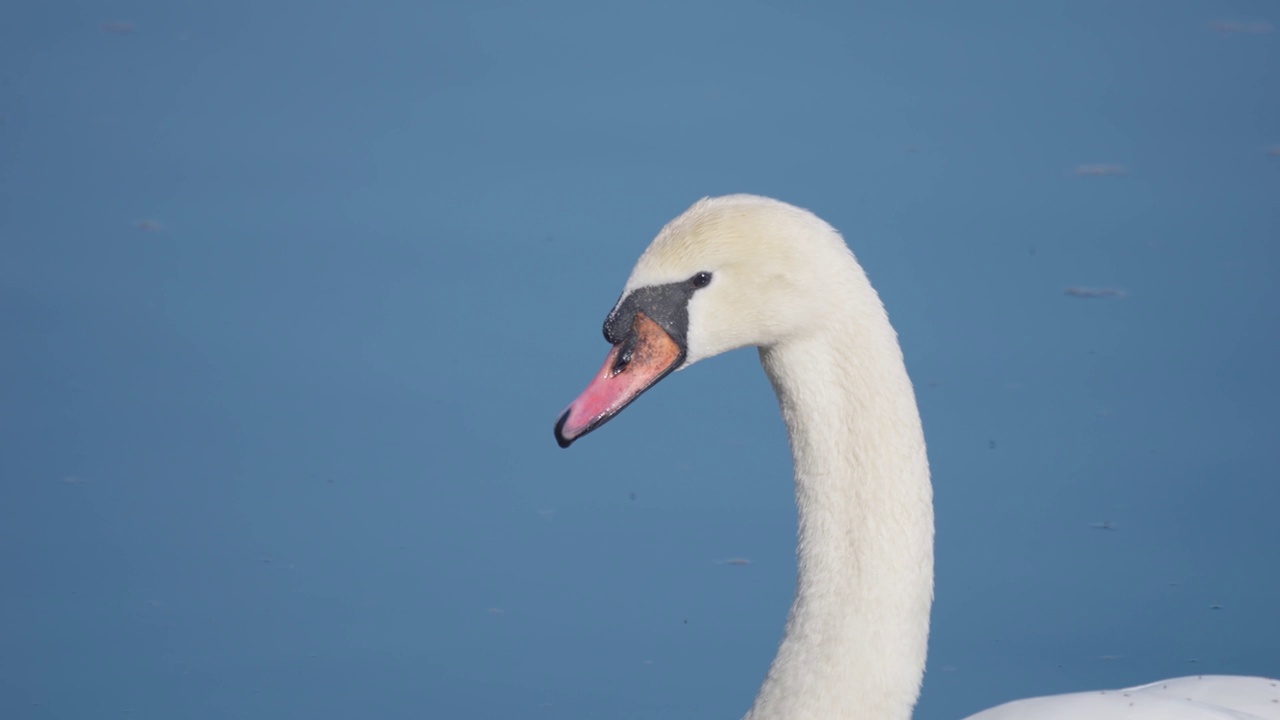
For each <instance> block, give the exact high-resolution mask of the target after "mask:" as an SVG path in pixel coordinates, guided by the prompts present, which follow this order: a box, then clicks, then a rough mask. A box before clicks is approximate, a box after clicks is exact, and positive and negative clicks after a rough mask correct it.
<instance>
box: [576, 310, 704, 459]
mask: <svg viewBox="0 0 1280 720" xmlns="http://www.w3.org/2000/svg"><path fill="white" fill-rule="evenodd" d="M683 359H684V348H682V347H681V346H680V344H679V343H678V342H676V341H675V340H674V339H672V337H671V336H670V335H668V334H667V332H666V331H665V330H663V329H662V327H661V326H659V325H658V323H656V322H654V321H653V320H651V319H650V318H649V316H647V315H645V314H644V313H643V312H637V313H636V315H635V320H634V321H633V322H632V323H631V331H630V332H628V333H627V334H626V335H625V336H624V337H623V338H622V340H620V341H619V342H618V343H617V344H616V345H614V346H613V349H612V350H610V351H609V357H607V358H605V360H604V367H602V368H600V372H599V373H597V374H596V377H595V379H594V380H592V381H591V384H590V385H588V386H587V389H586V390H583V391H582V394H581V395H579V396H578V399H577V400H574V401H573V404H571V405H570V406H569V407H568V408H566V409H565V411H564V414H562V415H561V416H560V420H559V422H557V423H556V442H558V443H560V447H562V448H567V447H569V444H570V443H572V442H573V441H574V440H577V439H578V438H580V437H582V436H583V435H586V434H587V433H589V432H591V431H592V430H595V429H596V428H598V427H600V426H601V425H603V424H605V423H606V422H608V421H609V419H610V418H612V417H613V416H614V415H617V414H618V413H620V412H622V409H623V408H625V407H626V406H628V405H630V404H631V401H632V400H635V399H636V398H638V397H640V394H641V393H643V392H644V391H645V390H648V389H649V388H651V387H653V384H654V383H656V382H658V381H659V380H661V379H662V378H664V377H666V376H667V375H668V374H670V373H671V371H672V370H675V369H676V368H677V367H678V366H679V365H680V362H681V360H683Z"/></svg>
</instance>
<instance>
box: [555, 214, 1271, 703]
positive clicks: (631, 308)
mask: <svg viewBox="0 0 1280 720" xmlns="http://www.w3.org/2000/svg"><path fill="white" fill-rule="evenodd" d="M604 332H605V338H606V339H607V340H608V341H609V342H610V343H611V344H612V345H613V349H612V350H611V351H610V353H609V355H608V357H607V358H606V360H605V364H604V366H603V367H602V368H601V370H600V372H599V373H598V374H597V375H596V377H595V379H594V380H592V382H591V384H590V385H589V386H588V387H587V389H586V390H585V391H584V392H583V393H582V395H580V396H579V397H578V399H577V400H575V401H574V403H573V404H571V405H570V406H569V408H568V409H566V410H565V412H564V414H563V415H562V416H561V417H560V419H559V421H558V422H557V424H556V439H557V441H558V442H559V443H560V445H561V446H562V447H568V446H569V444H570V443H572V442H573V441H574V440H576V439H577V438H579V437H581V436H582V435H585V434H586V433H588V432H591V431H592V430H594V429H596V428H597V427H599V426H600V425H602V424H604V423H605V422H607V421H608V420H610V419H611V418H613V417H615V416H616V415H617V414H618V413H619V412H621V410H622V409H623V408H625V407H626V406H627V405H628V404H630V403H631V402H632V401H633V400H635V398H636V397H638V396H639V395H640V394H641V393H643V392H644V391H645V390H647V389H648V388H649V387H652V386H653V385H654V384H655V383H656V382H658V381H659V380H661V379H662V378H663V377H665V376H666V375H667V374H669V373H671V372H674V371H676V370H680V369H683V368H686V367H688V366H690V365H692V364H693V363H695V362H698V361H699V360H703V359H705V358H708V357H712V356H714V355H718V354H720V353H722V352H727V351H729V350H733V349H736V348H740V347H747V346H755V347H757V348H759V353H760V360H761V363H762V365H763V366H764V369H765V372H766V374H767V375H768V376H769V380H770V382H771V383H772V384H773V388H774V391H775V392H776V393H777V396H778V402H779V405H780V407H781V410H782V416H783V419H784V421H785V422H786V426H787V431H788V435H789V438H790V441H791V451H792V458H793V460H794V464H795V486H796V505H797V510H798V513H799V530H798V534H799V538H798V547H797V565H798V573H797V579H796V595H795V600H794V602H793V604H792V607H791V611H790V614H789V616H788V618H787V623H786V630H785V632H784V634H783V638H782V641H781V643H780V645H779V648H778V653H777V656H776V657H775V658H774V661H773V663H772V665H771V666H770V668H769V671H768V674H767V675H766V677H765V680H764V683H763V684H762V686H761V688H760V690H759V692H758V693H757V695H756V699H755V703H754V704H753V705H752V707H751V709H750V710H749V711H748V712H747V714H746V716H745V720H828V719H830V720H852V719H854V718H859V719H863V720H907V719H908V718H910V716H911V711H912V709H913V707H914V706H915V702H916V699H917V697H918V695H919V691H920V685H921V681H922V679H923V676H924V667H925V656H926V650H927V645H928V635H929V611H930V607H931V605H932V601H933V527H934V525H933V491H932V486H931V484H930V479H929V465H928V459H927V456H926V452H925V442H924V433H923V429H922V426H921V422H920V415H919V411H918V409H917V406H916V401H915V394H914V390H913V389H912V385H911V381H910V378H909V377H908V376H907V371H906V367H905V364H904V363H903V359H902V351H901V348H900V346H899V344H898V340H897V335H896V333H895V332H894V330H893V327H892V326H891V325H890V324H889V318H888V315H887V313H886V312H885V310H884V306H883V305H882V304H881V302H880V298H879V296H878V295H877V294H876V291H875V290H874V289H873V288H872V286H871V283H870V282H869V281H868V280H867V277H866V274H865V273H864V272H863V270H862V267H861V266H860V265H859V264H858V262H857V260H856V259H855V258H854V256H853V253H852V252H850V250H849V248H848V246H847V245H845V242H844V240H843V238H841V236H840V234H839V233H837V232H836V231H835V230H834V229H833V228H832V227H831V226H830V225H828V224H827V223H825V222H824V221H822V220H821V219H819V218H818V217H817V216H815V215H813V214H812V213H810V212H808V211H806V210H802V209H800V208H797V207H794V206H792V205H788V204H786V203H783V202H780V201H777V200H771V199H769V198H763V197H757V196H751V195H731V196H727V197H721V198H708V199H704V200H701V201H699V202H698V203H695V204H694V205H693V206H692V207H691V208H689V210H687V211H686V212H685V213H684V214H683V215H681V216H680V217H678V218H676V219H675V220H672V221H671V222H670V223H668V224H667V226H666V227H664V228H663V229H662V231H661V232H660V233H659V234H658V236H657V238H656V239H655V240H654V241H653V243H652V244H651V245H650V246H649V248H648V249H647V250H646V251H645V252H644V254H643V255H642V256H641V257H640V260H639V261H638V262H637V263H636V266H635V269H634V270H633V271H632V273H631V276H630V277H629V278H628V280H627V283H626V285H625V287H624V288H623V292H622V297H621V298H620V299H619V300H618V303H617V304H616V305H615V306H614V309H613V310H612V311H611V312H610V313H609V316H608V318H607V319H606V321H605V327H604ZM1268 683H1270V684H1268ZM1165 684H1166V685H1169V686H1172V687H1173V690H1168V689H1167V688H1166V689H1161V688H1159V687H1157V686H1159V685H1161V684H1160V683H1156V684H1153V685H1149V686H1144V687H1142V688H1134V689H1132V690H1127V691H1116V693H1129V694H1130V695H1128V696H1125V695H1121V699H1122V700H1123V702H1120V703H1118V704H1117V703H1116V702H1115V701H1113V700H1111V699H1109V698H1110V696H1111V695H1115V694H1116V693H1110V694H1097V693H1081V694H1078V695H1064V696H1055V697H1047V698H1038V699H1033V700H1026V701H1019V702H1014V703H1009V704H1006V705H1002V706H1000V707H997V708H993V709H991V710H988V711H985V712H983V713H980V714H978V715H975V716H973V717H974V718H975V719H980V720H1015V719H1023V718H1025V719H1026V720H1032V719H1035V720H1049V719H1052V718H1072V719H1073V720H1074V719H1077V718H1078V719H1080V720H1086V719H1087V720H1107V719H1108V718H1113V717H1114V718H1119V717H1124V718H1128V719H1129V720H1142V719H1145V718H1186V719H1187V720H1192V719H1199V720H1208V719H1209V718H1233V719H1234V720H1243V719H1245V718H1249V719H1252V718H1275V720H1280V702H1272V701H1273V700H1276V699H1280V689H1277V688H1276V687H1275V684H1274V681H1270V680H1266V679H1263V678H1213V679H1211V681H1210V680H1199V681H1198V680H1196V679H1194V678H1184V679H1179V680H1174V681H1167V682H1166V683H1165ZM1193 685H1195V686H1197V687H1198V689H1197V690H1195V692H1192V689H1191V686H1193ZM1184 691H1185V694H1186V695H1188V696H1190V697H1193V698H1196V697H1198V698H1199V699H1198V700H1196V699H1193V700H1185V699H1180V698H1181V696H1182V695H1183V694H1184ZM1240 698H1243V699H1242V700H1240V702H1242V703H1243V704H1239V703H1237V699H1240ZM1130 701H1132V703H1133V704H1132V705H1130V704H1129V703H1130ZM1232 703H1237V704H1232ZM1268 705H1269V706H1271V707H1270V708H1268V707H1267V706H1268ZM1174 706H1177V709H1176V710H1172V709H1170V708H1173V707H1174ZM1264 710H1270V711H1271V712H1272V714H1270V715H1268V714H1264V713H1263V711H1264ZM1143 713H1146V714H1143ZM1153 713H1154V714H1153ZM1178 713H1181V714H1178ZM1197 713H1199V714H1197ZM1250 713H1253V714H1250Z"/></svg>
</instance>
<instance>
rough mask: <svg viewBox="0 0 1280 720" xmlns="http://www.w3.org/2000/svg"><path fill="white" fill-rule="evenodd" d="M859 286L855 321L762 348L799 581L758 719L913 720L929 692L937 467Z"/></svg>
mask: <svg viewBox="0 0 1280 720" xmlns="http://www.w3.org/2000/svg"><path fill="white" fill-rule="evenodd" d="M858 274H859V275H860V276H861V270H860V268H859V269H858ZM854 286H855V290H856V291H857V292H861V293H863V295H862V296H861V297H854V298H851V299H850V302H848V303H847V304H846V305H847V306H848V307H849V308H851V309H852V311H851V312H846V313H840V312H832V313H831V315H830V317H829V318H828V320H827V322H826V324H825V329H824V328H819V329H818V330H816V331H815V332H812V333H810V334H809V335H807V336H805V337H801V338H793V339H790V340H788V341H787V342H785V343H780V344H778V345H775V346H772V347H770V348H762V349H761V351H760V355H761V362H762V364H763V365H764V367H765V371H766V373H767V374H768V375H769V378H770V380H771V382H772V383H773V386H774V389H775V391H776V392H777V394H778V400H779V403H780V405H781V409H782V415H783V419H784V420H785V422H786V425H787V430H788V433H789V437H790V441H791V450H792V456H793V459H794V462H795V473H796V474H795V485H796V505H797V510H798V513H799V538H798V540H799V544H798V550H797V561H798V576H797V584H796V596H795V600H794V603H793V605H792V607H791V611H790V615H789V617H788V621H787V627H786V632H785V635H784V637H783V639H782V642H781V645H780V647H779V650H778V655H777V657H776V658H775V659H774V662H773V664H772V666H771V667H770V669H769V673H768V676H767V677H766V679H765V682H764V684H763V686H762V687H761V689H760V692H759V694H758V695H757V697H756V702H755V704H754V706H753V707H752V709H751V711H750V712H749V713H748V714H747V716H746V717H747V720H800V718H825V717H832V718H835V717H839V718H862V719H865V720H907V719H908V718H910V716H911V712H912V708H913V707H914V706H915V702H916V698H917V697H918V695H919V690H920V684H921V680H922V678H923V674H924V666H925V655H926V649H927V644H928V634H929V611H930V606H931V604H932V600H933V498H932V488H931V486H930V482H929V468H928V460H927V457H926V454H925V444H924V435H923V431H922V428H921V423H920V416H919V411H918V409H917V407H916V402H915V395H914V392H913V390H912V387H911V382H910V379H909V378H908V376H907V372H906V368H905V366H904V364H903V361H902V352H901V349H900V347H899V345H898V342H897V337H896V334H895V333H894V331H893V329H892V327H891V326H890V325H889V320H888V317H887V316H886V315H885V313H884V310H883V306H882V305H881V304H880V302H879V298H878V297H877V296H876V294H875V291H874V290H872V289H871V287H870V285H869V284H867V283H866V281H865V276H862V279H861V284H858V283H855V284H854ZM868 308H870V309H871V311H868Z"/></svg>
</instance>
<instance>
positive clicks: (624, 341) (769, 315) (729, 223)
mask: <svg viewBox="0 0 1280 720" xmlns="http://www.w3.org/2000/svg"><path fill="white" fill-rule="evenodd" d="M851 265H852V266H853V267H854V268H856V267H857V264H856V262H855V261H854V259H853V255H852V254H851V253H850V252H849V249H848V247H847V246H846V245H845V244H844V240H843V239H842V238H841V237H840V235H839V233H837V232H836V231H835V230H834V229H832V228H831V226H830V225H828V224H827V223H825V222H823V221H822V220H821V219H819V218H818V217H817V216H816V215H814V214H812V213H810V212H808V211H807V210H802V209H800V208H797V207H795V206H793V205H788V204H787V203H784V202H780V201H778V200H772V199H769V198H764V197H758V196H754V195H729V196H726V197H719V198H706V199H703V200H700V201H698V202H697V203H695V204H694V205H693V207H691V208H689V209H688V210H686V211H685V212H684V213H683V214H682V215H680V216H679V217H677V218H676V219H675V220H672V221H671V222H670V223H668V224H667V226H666V227H664V228H663V229H662V231H661V232H660V233H658V236H657V238H655V239H654V241H653V243H652V244H650V245H649V248H648V249H647V250H645V252H644V254H643V255H641V257H640V260H639V261H638V262H637V263H636V266H635V269H633V270H632V272H631V277H630V278H629V279H628V280H627V284H626V286H625V287H624V288H623V291H622V297H621V298H619V300H618V302H617V304H616V305H615V306H614V308H613V310H612V311H611V312H610V313H609V316H608V317H607V318H606V319H605V322H604V336H605V339H606V340H608V341H609V343H610V344H611V345H613V349H612V350H611V351H610V352H609V355H608V357H607V358H606V359H605V363H604V366H603V367H602V368H601V369H600V372H599V373H598V374H597V375H596V377H595V379H594V380H592V382H591V384H590V385H589V386H588V387H587V389H586V390H585V391H583V393H582V394H581V395H580V396H579V397H578V399H577V400H575V401H574V402H573V404H571V405H570V406H569V407H568V408H567V409H566V410H565V411H564V413H563V414H562V415H561V416H560V419H559V422H557V423H556V440H557V441H558V442H559V443H560V446H561V447H568V446H569V444H570V443H572V442H573V441H574V440H576V439H577V438H579V437H582V436H583V435H585V434H587V433H589V432H591V431H592V430H594V429H596V428H597V427H600V426H601V425H603V424H604V423H605V422H607V421H608V420H610V419H611V418H613V417H614V416H615V415H617V414H618V413H619V412H621V411H622V409H623V408H625V407H626V406H627V405H629V404H630V403H631V402H632V401H633V400H635V399H636V398H637V397H639V396H640V394H641V393H643V392H644V391H645V390H648V389H649V388H650V387H653V385H654V384H655V383H657V382H658V381H659V380H661V379H662V378H664V377H666V376H667V375H669V374H670V373H672V372H674V371H676V370H681V369H683V368H686V367H688V366H690V365H692V364H694V363H695V362H698V361H699V360H703V359H705V358H709V357H712V356H714V355H718V354H720V353H723V352H727V351H729V350H734V349H737V348H741V347H747V346H753V345H754V346H759V347H771V346H773V345H776V344H778V343H782V342H785V341H787V340H788V339H789V338H792V337H795V336H797V335H803V334H804V333H806V332H810V331H811V330H813V329H814V327H815V326H818V325H820V324H821V323H822V321H823V319H824V316H825V314H826V313H824V309H825V308H826V307H827V306H828V305H829V304H830V302H831V301H832V299H833V296H832V293H833V292H842V291H843V290H844V289H846V288H847V286H848V282H847V279H848V274H847V273H848V271H849V267H850V266H851ZM860 274H861V272H860V271H859V275H860ZM868 287H869V286H868Z"/></svg>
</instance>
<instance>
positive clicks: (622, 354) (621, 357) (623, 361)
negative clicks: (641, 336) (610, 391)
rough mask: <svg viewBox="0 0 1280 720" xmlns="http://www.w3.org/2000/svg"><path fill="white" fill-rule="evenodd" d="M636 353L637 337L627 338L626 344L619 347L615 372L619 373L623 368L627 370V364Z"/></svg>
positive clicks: (614, 366)
mask: <svg viewBox="0 0 1280 720" xmlns="http://www.w3.org/2000/svg"><path fill="white" fill-rule="evenodd" d="M635 353H636V341H635V338H634V337H629V338H627V340H626V344H624V345H623V346H622V347H621V348H620V349H619V351H618V358H617V359H616V360H614V361H613V374H614V375H617V374H618V373H620V372H622V371H623V370H626V369H627V366H628V365H630V364H631V361H632V360H634V359H635Z"/></svg>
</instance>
